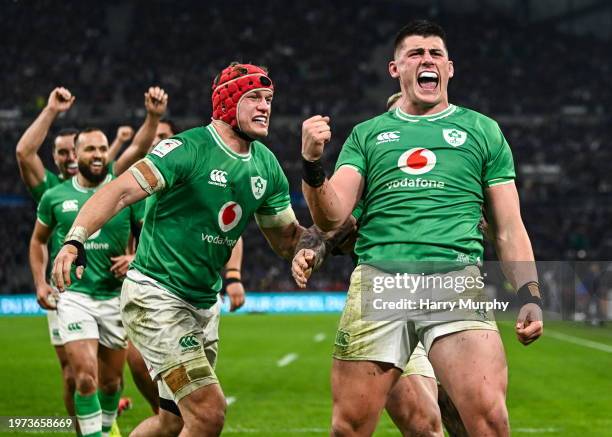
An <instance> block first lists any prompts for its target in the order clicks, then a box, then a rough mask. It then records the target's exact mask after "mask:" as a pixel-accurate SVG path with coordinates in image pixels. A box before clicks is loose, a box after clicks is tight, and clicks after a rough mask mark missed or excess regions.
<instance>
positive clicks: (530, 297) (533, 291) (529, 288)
mask: <svg viewBox="0 0 612 437" xmlns="http://www.w3.org/2000/svg"><path fill="white" fill-rule="evenodd" d="M540 296H541V294H540V284H539V283H537V282H536V281H530V282H527V283H526V284H525V285H523V286H522V287H521V288H519V289H518V291H517V292H516V297H517V299H518V301H519V302H520V304H521V306H523V305H526V304H528V303H535V304H536V305H537V306H539V307H540V308H542V298H541V297H540Z"/></svg>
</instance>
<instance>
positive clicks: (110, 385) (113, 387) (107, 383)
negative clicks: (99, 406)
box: [99, 377, 122, 394]
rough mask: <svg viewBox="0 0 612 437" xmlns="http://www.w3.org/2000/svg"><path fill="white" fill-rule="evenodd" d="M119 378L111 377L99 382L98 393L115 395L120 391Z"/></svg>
mask: <svg viewBox="0 0 612 437" xmlns="http://www.w3.org/2000/svg"><path fill="white" fill-rule="evenodd" d="M121 382H122V381H121V377H112V378H106V379H101V380H100V387H99V388H100V391H102V392H104V393H108V394H110V393H117V392H118V391H120V390H121V386H122V384H121Z"/></svg>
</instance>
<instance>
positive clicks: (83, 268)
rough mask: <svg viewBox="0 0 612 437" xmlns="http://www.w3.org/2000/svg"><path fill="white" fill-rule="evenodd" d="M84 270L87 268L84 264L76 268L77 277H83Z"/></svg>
mask: <svg viewBox="0 0 612 437" xmlns="http://www.w3.org/2000/svg"><path fill="white" fill-rule="evenodd" d="M83 270H85V267H83V266H78V267H77V268H76V277H77V278H78V279H81V278H82V277H83Z"/></svg>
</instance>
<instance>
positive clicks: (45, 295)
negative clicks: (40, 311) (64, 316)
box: [36, 282, 57, 310]
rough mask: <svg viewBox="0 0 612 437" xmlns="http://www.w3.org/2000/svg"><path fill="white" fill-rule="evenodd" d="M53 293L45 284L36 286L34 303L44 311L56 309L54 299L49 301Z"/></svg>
mask: <svg viewBox="0 0 612 437" xmlns="http://www.w3.org/2000/svg"><path fill="white" fill-rule="evenodd" d="M53 293H54V292H53V288H51V286H50V285H49V284H47V283H46V282H44V283H42V284H40V285H38V286H36V302H38V305H40V307H41V308H44V309H46V310H55V309H57V306H56V305H55V302H54V299H53V298H51V299H49V297H50V296H53Z"/></svg>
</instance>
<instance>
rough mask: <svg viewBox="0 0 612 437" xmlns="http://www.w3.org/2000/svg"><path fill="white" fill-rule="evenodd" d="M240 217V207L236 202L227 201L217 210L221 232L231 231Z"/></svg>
mask: <svg viewBox="0 0 612 437" xmlns="http://www.w3.org/2000/svg"><path fill="white" fill-rule="evenodd" d="M241 218H242V208H241V207H240V205H238V204H237V203H236V202H227V203H226V204H225V205H223V206H222V207H221V209H220V210H219V227H220V228H221V230H222V231H223V232H227V231H231V230H232V229H234V228H235V227H236V225H237V224H238V222H239V221H240V219H241Z"/></svg>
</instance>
